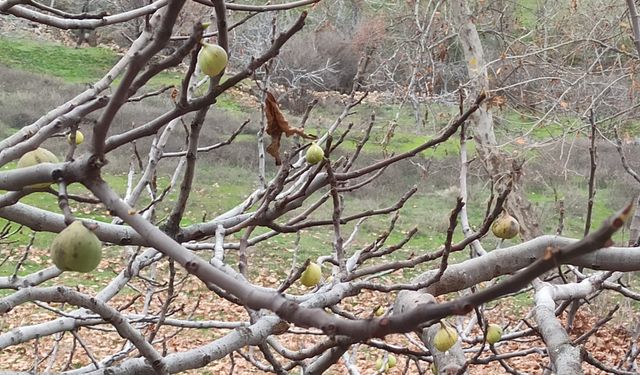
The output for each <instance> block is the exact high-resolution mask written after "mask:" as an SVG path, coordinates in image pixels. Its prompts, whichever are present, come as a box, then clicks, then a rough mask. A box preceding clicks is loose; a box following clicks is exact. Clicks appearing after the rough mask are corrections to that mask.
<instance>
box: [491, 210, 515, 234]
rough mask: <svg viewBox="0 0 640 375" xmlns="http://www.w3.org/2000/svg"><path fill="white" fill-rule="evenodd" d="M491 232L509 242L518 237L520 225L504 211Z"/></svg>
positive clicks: (494, 223) (492, 226)
mask: <svg viewBox="0 0 640 375" xmlns="http://www.w3.org/2000/svg"><path fill="white" fill-rule="evenodd" d="M491 231H492V232H493V234H494V235H495V236H496V237H498V238H502V239H505V240H508V239H511V238H513V237H515V236H517V235H518V233H519V232H520V224H518V220H516V219H515V218H514V217H513V216H511V215H509V213H508V212H507V211H503V212H502V215H500V217H499V218H497V219H496V221H494V222H493V225H491Z"/></svg>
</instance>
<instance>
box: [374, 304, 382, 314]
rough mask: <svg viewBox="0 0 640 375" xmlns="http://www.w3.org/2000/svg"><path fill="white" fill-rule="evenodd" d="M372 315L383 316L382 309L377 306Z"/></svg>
mask: <svg viewBox="0 0 640 375" xmlns="http://www.w3.org/2000/svg"><path fill="white" fill-rule="evenodd" d="M373 315H375V316H382V315H384V307H382V306H378V308H376V309H375V310H374V311H373Z"/></svg>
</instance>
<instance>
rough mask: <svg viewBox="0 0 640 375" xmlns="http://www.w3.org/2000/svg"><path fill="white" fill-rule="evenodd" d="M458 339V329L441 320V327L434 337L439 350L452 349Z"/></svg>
mask: <svg viewBox="0 0 640 375" xmlns="http://www.w3.org/2000/svg"><path fill="white" fill-rule="evenodd" d="M457 341H458V332H457V331H456V329H455V328H453V327H451V326H449V325H448V324H446V323H444V322H440V329H439V330H438V332H437V333H436V335H435V337H434V338H433V346H435V348H436V349H437V350H438V351H441V352H446V351H447V350H449V349H451V347H452V346H453V345H455V343H456V342H457Z"/></svg>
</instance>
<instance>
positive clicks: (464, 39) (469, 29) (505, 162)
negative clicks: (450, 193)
mask: <svg viewBox="0 0 640 375" xmlns="http://www.w3.org/2000/svg"><path fill="white" fill-rule="evenodd" d="M451 9H452V12H453V20H454V23H455V25H456V26H457V29H458V38H459V40H460V44H461V45H462V48H463V51H464V57H465V61H466V63H467V72H468V74H469V80H470V83H469V87H468V89H469V95H468V96H469V97H470V98H475V97H476V96H477V95H478V94H479V93H480V92H482V91H486V90H488V89H489V79H488V76H487V69H486V66H485V64H486V62H485V59H484V52H483V49H482V44H481V43H480V36H479V35H478V31H477V30H476V26H475V24H474V23H473V17H472V15H471V14H470V12H469V9H468V8H467V5H466V2H465V1H464V0H455V1H452V2H451ZM487 103H488V101H485V102H484V103H483V104H482V106H481V107H480V109H479V110H478V111H476V112H475V113H473V115H471V118H470V125H471V126H470V128H471V129H472V130H473V135H474V140H475V142H476V146H477V147H476V149H477V151H478V155H479V156H480V159H481V160H482V162H483V163H484V166H485V168H486V169H487V171H488V172H489V174H490V175H491V178H492V180H493V182H494V184H495V186H496V187H497V188H498V189H500V188H501V186H504V184H506V183H507V182H508V181H509V180H510V179H511V180H512V181H513V191H512V192H511V195H510V197H509V199H508V200H507V204H506V208H507V211H509V213H510V214H511V215H512V216H514V217H516V218H517V219H518V221H519V222H520V234H521V236H522V237H523V238H524V239H525V240H528V239H531V238H534V237H538V236H540V235H541V234H542V232H541V231H540V228H539V225H538V221H537V219H536V217H535V215H534V213H533V209H532V206H531V203H530V202H529V201H528V200H527V199H526V197H525V196H524V195H523V194H522V190H521V188H520V185H519V183H518V182H519V181H518V180H519V176H520V174H521V165H520V164H519V163H518V162H517V161H515V160H513V159H512V158H511V157H509V155H508V154H506V153H505V152H504V151H502V150H500V149H499V148H498V147H497V144H498V143H497V141H496V136H495V133H494V131H493V116H492V115H491V111H490V109H489V107H488V105H487Z"/></svg>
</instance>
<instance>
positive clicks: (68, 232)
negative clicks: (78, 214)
mask: <svg viewBox="0 0 640 375" xmlns="http://www.w3.org/2000/svg"><path fill="white" fill-rule="evenodd" d="M101 247H102V243H101V242H100V240H99V239H98V237H97V236H96V235H95V234H93V232H92V231H90V230H89V229H87V227H85V226H84V224H82V222H81V221H79V220H76V221H74V222H73V223H71V225H69V226H68V227H66V228H65V229H64V230H63V231H62V232H60V233H58V235H57V236H56V237H55V238H54V239H53V242H52V243H51V259H52V260H53V264H55V265H56V267H58V268H59V269H61V270H63V271H77V272H90V271H93V270H94V269H95V268H96V267H97V266H98V264H99V263H100V259H101V258H102V249H101Z"/></svg>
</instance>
